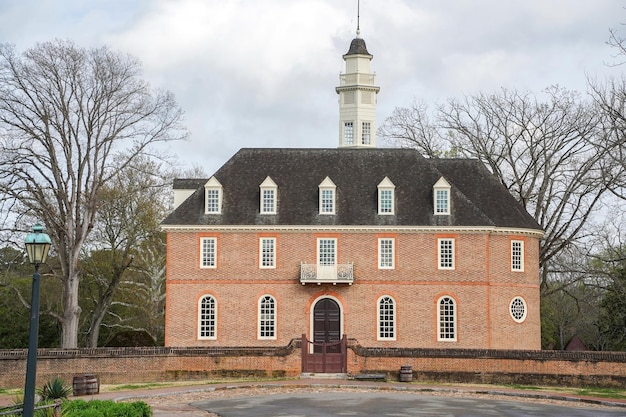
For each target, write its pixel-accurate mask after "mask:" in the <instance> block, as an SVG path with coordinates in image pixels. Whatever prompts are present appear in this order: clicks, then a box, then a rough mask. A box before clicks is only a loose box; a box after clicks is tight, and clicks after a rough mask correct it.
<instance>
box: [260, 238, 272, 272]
mask: <svg viewBox="0 0 626 417" xmlns="http://www.w3.org/2000/svg"><path fill="white" fill-rule="evenodd" d="M264 240H271V241H272V242H273V243H272V265H271V266H267V265H263V241H264ZM259 268H260V269H276V238H275V237H261V238H259Z"/></svg>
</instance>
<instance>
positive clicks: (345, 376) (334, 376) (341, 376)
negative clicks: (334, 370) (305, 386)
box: [300, 372, 348, 379]
mask: <svg viewBox="0 0 626 417" xmlns="http://www.w3.org/2000/svg"><path fill="white" fill-rule="evenodd" d="M300 379H348V374H342V373H338V374H325V373H317V372H302V373H301V374H300Z"/></svg>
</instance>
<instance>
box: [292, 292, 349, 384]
mask: <svg viewBox="0 0 626 417" xmlns="http://www.w3.org/2000/svg"><path fill="white" fill-rule="evenodd" d="M312 330H313V331H312V333H313V340H312V341H309V340H308V339H307V337H306V335H303V337H302V371H303V372H316V373H345V372H346V364H347V360H346V356H347V343H346V338H345V336H344V337H342V335H341V308H340V307H339V304H338V303H337V302H336V301H335V300H333V299H331V298H322V299H321V300H319V301H318V302H317V303H315V306H314V307H313V329H312Z"/></svg>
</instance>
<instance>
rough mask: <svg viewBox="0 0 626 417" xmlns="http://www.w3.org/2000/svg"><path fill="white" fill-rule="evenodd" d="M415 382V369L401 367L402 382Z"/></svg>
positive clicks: (407, 366)
mask: <svg viewBox="0 0 626 417" xmlns="http://www.w3.org/2000/svg"><path fill="white" fill-rule="evenodd" d="M411 381H413V367H411V366H409V365H406V366H401V367H400V382H411Z"/></svg>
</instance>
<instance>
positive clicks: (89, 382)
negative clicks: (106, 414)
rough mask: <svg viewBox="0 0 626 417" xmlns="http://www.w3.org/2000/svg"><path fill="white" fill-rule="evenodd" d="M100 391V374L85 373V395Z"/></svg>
mask: <svg viewBox="0 0 626 417" xmlns="http://www.w3.org/2000/svg"><path fill="white" fill-rule="evenodd" d="M99 392H100V384H99V383H98V376H97V375H95V374H85V395H94V394H98V393H99Z"/></svg>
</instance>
